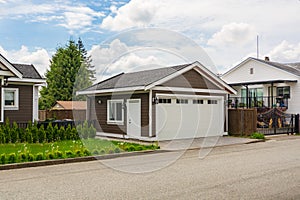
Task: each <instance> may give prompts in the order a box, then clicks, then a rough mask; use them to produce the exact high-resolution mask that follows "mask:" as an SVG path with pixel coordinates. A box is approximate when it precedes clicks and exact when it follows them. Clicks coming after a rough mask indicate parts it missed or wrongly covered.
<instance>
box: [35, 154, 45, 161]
mask: <svg viewBox="0 0 300 200" xmlns="http://www.w3.org/2000/svg"><path fill="white" fill-rule="evenodd" d="M35 160H44V154H43V153H37V154H36V156H35Z"/></svg>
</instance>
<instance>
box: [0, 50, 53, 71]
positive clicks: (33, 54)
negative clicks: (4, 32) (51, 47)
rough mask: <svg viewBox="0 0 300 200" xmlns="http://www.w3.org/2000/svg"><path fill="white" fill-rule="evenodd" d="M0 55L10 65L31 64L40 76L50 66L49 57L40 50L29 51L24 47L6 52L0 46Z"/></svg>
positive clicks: (45, 52) (44, 51)
mask: <svg viewBox="0 0 300 200" xmlns="http://www.w3.org/2000/svg"><path fill="white" fill-rule="evenodd" d="M0 53H1V54H2V55H3V56H4V57H5V58H7V59H8V60H9V61H10V62H11V63H21V64H33V65H34V66H35V67H36V69H37V70H38V72H39V73H40V74H41V75H44V74H45V72H46V69H47V68H48V67H49V65H50V62H49V60H50V55H49V53H48V52H47V51H46V50H45V49H42V48H37V49H36V50H35V51H29V49H28V48H27V47H26V46H22V47H21V48H20V49H19V50H12V51H6V50H5V49H3V48H2V47H1V46H0Z"/></svg>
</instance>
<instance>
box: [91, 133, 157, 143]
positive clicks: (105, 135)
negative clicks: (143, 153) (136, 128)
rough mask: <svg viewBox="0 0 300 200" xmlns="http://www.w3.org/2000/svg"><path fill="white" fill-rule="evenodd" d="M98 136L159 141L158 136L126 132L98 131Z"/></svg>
mask: <svg viewBox="0 0 300 200" xmlns="http://www.w3.org/2000/svg"><path fill="white" fill-rule="evenodd" d="M96 136H98V137H107V138H121V139H137V140H140V141H147V142H154V141H157V137H143V136H141V137H134V136H130V135H125V134H116V133H107V132H97V133H96Z"/></svg>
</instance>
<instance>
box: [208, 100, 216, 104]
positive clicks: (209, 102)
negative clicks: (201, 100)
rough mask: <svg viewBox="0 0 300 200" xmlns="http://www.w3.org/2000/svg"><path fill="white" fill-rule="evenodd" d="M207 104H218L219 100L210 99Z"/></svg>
mask: <svg viewBox="0 0 300 200" xmlns="http://www.w3.org/2000/svg"><path fill="white" fill-rule="evenodd" d="M207 104H218V100H212V99H209V100H207Z"/></svg>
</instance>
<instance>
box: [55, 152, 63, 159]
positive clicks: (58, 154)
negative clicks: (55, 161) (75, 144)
mask: <svg viewBox="0 0 300 200" xmlns="http://www.w3.org/2000/svg"><path fill="white" fill-rule="evenodd" d="M54 154H55V157H56V158H60V159H61V158H64V155H63V153H62V152H61V151H55V153H54Z"/></svg>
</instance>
